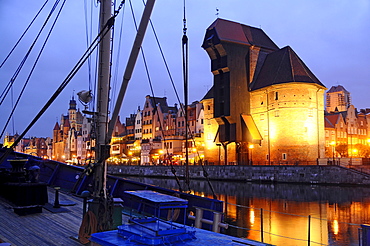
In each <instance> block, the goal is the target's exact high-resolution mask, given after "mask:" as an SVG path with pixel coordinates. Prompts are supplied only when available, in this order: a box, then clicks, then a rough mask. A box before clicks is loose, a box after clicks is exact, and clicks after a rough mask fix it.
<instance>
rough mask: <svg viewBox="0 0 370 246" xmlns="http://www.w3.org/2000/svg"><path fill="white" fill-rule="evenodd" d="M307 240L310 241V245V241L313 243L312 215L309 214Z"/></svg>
mask: <svg viewBox="0 0 370 246" xmlns="http://www.w3.org/2000/svg"><path fill="white" fill-rule="evenodd" d="M307 241H308V244H307V245H308V246H310V243H311V215H309V216H308V238H307Z"/></svg>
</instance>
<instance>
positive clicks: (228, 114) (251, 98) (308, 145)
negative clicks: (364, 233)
mask: <svg viewBox="0 0 370 246" xmlns="http://www.w3.org/2000/svg"><path fill="white" fill-rule="evenodd" d="M202 47H203V48H204V49H205V50H206V51H207V53H208V55H209V57H210V59H211V71H212V73H213V75H214V85H213V94H214V112H213V116H214V119H215V120H216V122H217V124H218V129H217V133H216V136H215V140H216V142H217V143H219V144H221V146H222V147H223V150H224V161H225V162H228V163H230V162H235V163H237V164H239V165H247V164H251V163H252V162H253V163H261V164H262V163H263V164H266V163H268V164H280V163H288V162H289V163H292V162H293V163H297V164H298V163H300V162H302V161H304V162H316V160H317V159H318V158H323V157H324V151H325V148H324V91H325V89H326V88H325V86H324V85H323V84H322V83H321V82H320V81H319V80H318V79H317V78H316V77H315V75H314V74H313V73H312V72H311V71H310V70H309V69H308V67H307V66H306V65H305V64H304V63H303V61H302V60H301V59H300V58H299V57H298V56H297V55H296V54H295V52H294V51H293V50H292V49H291V48H290V47H289V46H286V47H284V48H281V49H280V48H279V47H278V46H277V45H276V44H275V43H274V42H273V41H272V40H271V39H270V38H269V37H268V36H267V35H266V34H265V33H264V32H263V31H262V30H261V29H258V28H254V27H250V26H246V25H242V24H239V23H235V22H231V21H227V20H223V19H217V20H216V21H215V22H214V23H213V24H212V25H211V26H210V27H209V28H208V29H207V32H206V35H205V38H204V42H203V45H202ZM205 134H207V133H205ZM216 138H217V139H216ZM233 154H234V156H233ZM234 158H235V159H234Z"/></svg>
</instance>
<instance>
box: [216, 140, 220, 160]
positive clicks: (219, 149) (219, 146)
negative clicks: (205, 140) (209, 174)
mask: <svg viewBox="0 0 370 246" xmlns="http://www.w3.org/2000/svg"><path fill="white" fill-rule="evenodd" d="M216 145H217V146H218V165H221V144H220V143H218V144H216Z"/></svg>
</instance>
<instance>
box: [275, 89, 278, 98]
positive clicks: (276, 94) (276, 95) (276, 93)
mask: <svg viewBox="0 0 370 246" xmlns="http://www.w3.org/2000/svg"><path fill="white" fill-rule="evenodd" d="M275 100H279V93H278V92H277V91H276V92H275Z"/></svg>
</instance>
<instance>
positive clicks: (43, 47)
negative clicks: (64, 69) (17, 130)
mask: <svg viewBox="0 0 370 246" xmlns="http://www.w3.org/2000/svg"><path fill="white" fill-rule="evenodd" d="M65 2H66V0H64V1H63V3H62V6H61V7H60V9H59V11H58V14H57V16H56V18H55V20H54V22H53V24H52V26H51V28H50V30H49V32H48V34H47V37H46V39H45V41H44V43H43V45H42V47H41V50H40V51H39V53H38V55H37V58H36V60H35V62H34V64H33V66H32V68H31V71H30V72H29V74H28V77H27V79H26V82H25V83H24V85H23V87H22V89H21V92H20V93H19V95H18V98H17V101H16V103H15V104H14V106H13V107H12V110H11V112H10V115H9V117H8V119H7V121H6V123H5V126H4V128H3V130H2V132H1V134H0V139H1V138H2V137H3V135H4V132H5V130H6V128H7V127H8V124H9V122H10V120H11V119H12V116H13V114H14V111H15V110H16V108H17V106H18V103H19V101H20V99H21V97H22V95H23V93H24V91H25V89H26V87H27V85H28V82H29V81H30V78H31V76H32V74H33V71H34V70H35V68H36V65H37V63H38V61H39V59H40V57H41V54H42V52H43V51H44V49H45V46H46V43H47V41H48V40H49V38H50V35H51V32H52V31H53V30H54V27H55V24H56V22H57V20H58V18H59V16H60V13H61V11H62V9H63V7H64V4H65ZM58 4H59V0H58V1H56V2H55V4H54V6H53V8H52V10H51V12H50V13H49V15H48V17H47V19H46V20H45V22H44V25H43V27H42V29H41V30H40V31H39V33H38V35H37V37H36V38H35V40H34V42H33V43H32V45H31V47H30V49H29V51H28V52H27V55H26V56H25V57H24V59H23V60H22V62H21V64H20V66H19V67H18V68H17V71H16V73H15V74H14V75H13V77H12V79H11V81H10V82H11V85H10V87H9V88H8V90H7V92H6V94H5V96H4V98H3V100H2V101H1V102H0V105H1V103H2V102H3V101H4V99H5V97H6V95H7V94H8V92H9V89H10V88H13V86H12V85H13V83H14V81H15V79H16V78H17V77H18V75H19V73H20V71H21V69H22V67H23V65H24V64H25V62H26V60H27V58H28V56H29V54H30V53H31V51H32V49H33V47H34V45H35V44H36V42H37V40H38V38H39V37H40V35H41V33H42V30H43V29H44V27H45V26H46V24H47V22H48V21H49V19H50V17H51V15H52V13H53V12H54V11H55V9H56V7H57V5H58Z"/></svg>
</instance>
